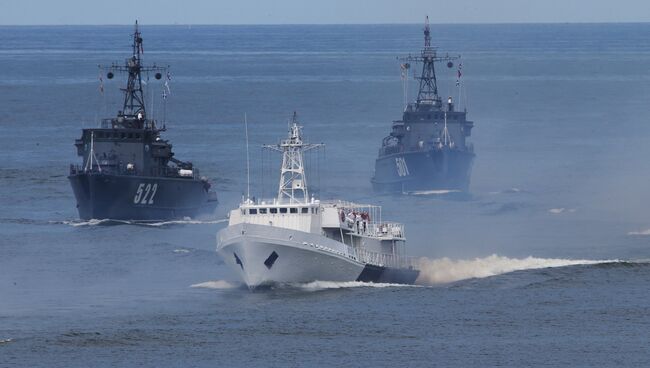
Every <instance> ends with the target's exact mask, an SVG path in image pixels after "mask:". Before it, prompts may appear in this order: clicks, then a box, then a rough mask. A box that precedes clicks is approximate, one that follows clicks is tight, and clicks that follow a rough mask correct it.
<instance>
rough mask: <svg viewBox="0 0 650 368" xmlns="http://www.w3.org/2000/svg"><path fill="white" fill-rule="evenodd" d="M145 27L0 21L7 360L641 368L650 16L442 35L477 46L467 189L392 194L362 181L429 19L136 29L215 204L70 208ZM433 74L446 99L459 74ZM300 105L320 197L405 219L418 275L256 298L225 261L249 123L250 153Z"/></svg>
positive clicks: (259, 162) (468, 57)
mask: <svg viewBox="0 0 650 368" xmlns="http://www.w3.org/2000/svg"><path fill="white" fill-rule="evenodd" d="M130 32H131V29H130V27H118V26H115V27H113V26H111V27H52V28H43V27H19V28H16V27H0V40H1V41H2V42H0V101H2V103H0V110H2V113H0V133H2V134H0V147H2V149H0V162H3V165H4V166H3V167H1V168H0V184H2V185H0V234H1V236H0V366H47V367H52V366H61V367H82V366H88V365H91V366H107V367H108V366H136V365H137V366H215V365H222V366H311V365H316V366H339V365H346V366H350V365H351V366H361V365H363V366H403V365H408V366H430V365H441V366H494V365H506V366H529V365H563V366H568V365H585V366H602V365H606V366H613V365H616V366H646V365H648V363H650V362H649V361H650V359H649V358H648V354H647V347H646V346H645V345H646V341H648V340H649V338H650V336H649V333H648V329H647V328H645V326H647V325H648V323H650V320H649V318H650V317H648V316H650V310H649V309H648V305H650V300H649V298H648V296H647V295H648V293H647V285H648V284H649V281H650V267H648V264H649V263H648V262H647V259H650V253H649V252H648V247H647V244H648V240H649V238H648V234H650V231H648V230H647V229H648V228H650V220H649V219H650V209H649V208H650V207H648V206H647V203H650V194H649V192H648V191H647V183H648V181H649V180H650V178H649V177H648V175H647V173H648V172H650V161H649V160H647V159H646V158H647V157H649V156H650V148H649V147H650V145H648V144H647V142H648V140H649V139H650V128H649V127H650V126H649V125H648V124H647V117H648V116H650V111H648V106H650V105H649V104H648V103H647V102H648V101H650V85H649V84H648V83H645V82H647V80H648V73H647V65H648V61H650V41H648V40H650V37H648V36H649V35H650V26H648V25H646V24H629V25H473V26H468V25H463V26H461V25H440V26H438V25H436V26H434V27H433V34H434V40H435V44H436V45H438V46H439V47H440V49H441V50H444V51H445V52H446V51H447V50H448V51H449V52H450V53H452V54H455V53H461V54H462V55H463V67H464V71H465V73H464V74H465V75H464V80H465V86H466V91H467V92H468V96H467V101H465V100H464V99H463V101H461V103H462V105H464V106H467V108H468V109H469V110H468V111H469V117H470V119H471V120H473V121H475V123H476V127H475V129H474V130H473V132H472V138H471V139H472V142H473V143H474V146H475V150H476V153H477V159H476V162H475V166H474V172H473V175H472V186H471V193H470V194H462V193H443V192H428V193H412V194H414V195H400V196H392V195H374V194H373V193H372V192H371V188H370V183H369V178H370V177H371V175H372V167H373V160H374V157H375V155H376V153H377V149H378V148H379V145H380V142H381V139H382V138H383V137H384V136H385V135H386V134H388V132H389V127H390V122H391V120H394V119H398V118H399V117H400V112H401V111H402V109H403V106H402V105H401V101H402V95H401V90H402V89H401V85H400V80H399V66H398V64H397V62H396V61H395V56H397V55H402V54H407V53H409V52H411V53H413V52H416V51H417V50H418V49H419V47H420V45H421V39H420V34H421V33H420V32H421V27H420V26H419V25H410V26H409V25H400V26H314V27H308V26H273V27H266V26H259V27H258V26H255V27H211V26H205V27H192V28H191V29H187V28H186V27H158V26H156V27H147V26H144V27H143V36H144V39H145V59H146V61H147V62H149V61H151V62H153V61H155V62H156V63H158V64H159V65H167V64H170V65H171V70H172V83H171V86H170V87H171V89H172V95H171V96H170V99H169V101H168V106H167V108H166V113H167V115H166V117H165V118H166V120H167V127H168V131H167V132H165V138H166V139H170V140H171V141H172V143H173V144H174V150H175V152H176V157H178V158H179V159H183V160H191V161H192V162H193V163H194V164H195V165H196V166H197V167H199V168H200V170H201V174H202V175H206V176H208V177H209V178H210V179H211V180H212V182H213V184H214V188H215V189H216V190H217V191H218V192H219V199H220V206H219V208H218V209H217V211H216V213H215V214H214V215H213V216H211V217H210V218H206V219H199V220H194V219H185V220H181V221H165V222H158V223H147V224H130V223H126V224H124V223H119V224H117V226H116V224H115V221H111V220H91V221H79V220H77V217H76V216H77V215H76V210H75V207H74V198H73V196H72V192H71V190H70V188H69V186H68V183H67V179H66V177H65V175H66V173H67V169H68V165H69V164H70V163H71V162H77V160H78V158H77V157H76V156H75V150H74V146H73V143H74V139H75V138H78V136H79V134H80V129H81V128H82V127H91V126H96V124H97V121H99V119H100V118H101V117H105V116H111V115H112V114H113V113H114V112H115V111H116V110H117V105H118V104H119V103H120V96H119V92H118V91H117V88H118V83H120V82H121V81H122V77H123V76H119V77H118V78H116V79H115V80H113V81H110V82H109V81H105V88H106V94H105V96H104V97H102V96H101V95H99V94H98V93H97V89H98V81H97V77H96V76H97V65H98V64H103V65H106V64H108V63H111V62H113V61H120V60H123V59H124V57H125V55H126V52H128V46H129V34H130ZM439 77H440V78H439V81H440V90H441V93H442V94H443V95H447V94H451V95H454V96H455V95H456V94H455V90H454V85H455V77H454V75H453V70H452V71H447V70H444V71H443V70H440V76H439ZM411 85H412V86H413V85H414V83H412V84H411ZM147 88H148V89H147V91H146V92H147V93H149V95H148V96H150V94H155V95H159V94H160V92H161V89H160V88H161V86H159V85H156V84H155V83H149V84H148V87H147ZM410 95H411V96H413V95H414V94H413V91H411V94H410ZM158 100H159V99H155V100H154V109H153V111H151V113H152V114H153V115H154V116H155V117H157V118H158V119H162V105H161V104H160V101H158ZM466 103H467V105H465V104H466ZM294 110H297V111H298V113H299V117H300V118H301V120H302V123H303V124H304V125H305V134H306V136H307V138H308V139H309V140H310V141H312V142H324V143H326V145H327V148H326V151H325V152H324V153H323V154H321V155H320V156H318V155H316V156H311V158H310V160H311V161H309V164H310V167H314V168H318V169H319V170H316V169H314V170H313V171H312V172H311V173H310V174H311V176H310V178H311V179H312V180H311V183H312V184H313V185H314V186H315V188H314V192H315V193H316V194H318V195H319V196H320V197H321V198H323V199H329V198H344V199H348V200H355V201H359V202H365V203H376V204H380V205H382V206H383V208H384V213H383V217H384V218H389V219H393V220H396V221H400V222H404V223H406V229H407V230H406V231H407V238H408V239H409V240H408V242H409V253H410V254H411V255H414V256H417V257H420V263H421V266H422V271H423V272H422V275H421V277H420V280H419V281H418V285H416V286H415V287H403V286H395V285H386V284H375V285H369V284H364V283H358V282H349V283H332V282H322V281H318V282H313V283H309V284H304V285H283V286H277V287H273V288H270V289H268V290H262V291H256V292H253V293H251V292H249V291H248V290H247V289H246V288H245V287H244V286H243V285H242V284H241V282H239V281H238V280H237V279H236V278H235V277H234V276H233V274H232V273H231V272H230V270H228V269H226V267H225V266H224V265H223V263H222V261H221V260H219V259H218V258H217V255H216V252H215V249H214V248H215V234H216V232H217V231H218V230H219V229H220V228H222V227H223V226H225V220H224V219H225V218H226V215H227V211H228V210H229V209H230V208H233V207H234V206H235V205H236V204H237V203H238V202H239V201H240V199H241V196H242V192H243V188H244V187H245V186H244V183H245V177H246V175H245V165H244V159H245V157H246V155H245V152H244V144H243V142H244V135H243V125H242V121H243V115H244V113H247V116H248V122H249V130H250V137H251V147H258V146H259V145H260V144H262V143H273V142H276V141H277V140H278V139H279V138H280V137H282V136H284V134H286V125H285V123H286V120H287V118H288V117H289V116H290V115H291V113H292V112H293V111H294ZM251 158H252V161H251V164H252V168H251V173H252V174H253V175H252V179H253V182H252V192H254V193H257V194H258V196H259V197H262V196H263V195H261V194H266V195H268V194H269V193H273V192H274V189H273V187H274V186H275V185H276V182H277V173H276V170H275V167H277V165H279V163H278V162H277V159H278V158H277V157H273V156H268V155H265V154H263V153H262V152H261V150H257V149H252V150H251ZM263 164H264V165H263ZM263 166H265V167H266V170H262V168H263ZM270 166H273V169H270V168H269V167H270ZM317 172H320V175H316V173H317Z"/></svg>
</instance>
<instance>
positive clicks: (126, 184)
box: [68, 21, 217, 221]
mask: <svg viewBox="0 0 650 368" xmlns="http://www.w3.org/2000/svg"><path fill="white" fill-rule="evenodd" d="M142 43H143V40H142V35H141V33H140V31H139V29H138V23H137V21H136V24H135V31H134V33H133V44H132V48H133V52H132V55H131V56H130V57H129V58H128V59H126V62H125V63H124V64H123V65H118V64H113V65H111V66H110V67H108V68H106V69H102V70H103V71H104V72H105V73H106V77H107V78H108V79H112V78H113V77H114V76H115V73H117V72H121V73H126V74H127V75H128V79H127V83H126V87H125V88H123V89H122V91H123V92H124V102H123V104H122V109H121V110H120V111H119V112H118V113H117V116H116V117H113V118H108V119H103V120H102V121H101V125H100V127H98V128H89V129H83V131H82V135H81V138H79V139H77V140H76V141H75V146H76V147H77V154H78V155H79V156H81V157H82V158H83V163H82V164H81V165H70V174H69V176H68V179H69V180H70V184H71V185H72V189H73V191H74V194H75V198H76V200H77V209H78V211H79V217H80V218H81V219H86V220H87V219H116V220H134V221H155V220H168V219H175V218H183V217H194V216H197V215H199V214H203V213H210V212H212V211H213V210H214V208H215V206H216V204H217V201H216V195H215V193H214V192H212V191H211V190H210V183H209V182H208V180H207V179H206V178H201V177H200V176H199V171H198V169H197V168H195V167H194V166H193V165H192V163H191V162H186V161H181V160H178V159H176V158H175V157H174V153H173V151H172V144H171V143H170V142H169V141H168V140H165V139H163V138H162V136H161V133H162V132H164V131H165V130H166V127H165V126H164V125H163V126H159V124H158V122H157V121H156V120H154V119H152V118H150V117H149V116H148V115H147V109H146V106H145V96H144V91H143V88H142V87H143V83H144V82H143V74H145V73H152V74H154V77H155V79H157V80H160V79H161V78H163V77H165V78H168V75H169V74H168V70H167V68H166V67H160V66H156V65H153V66H145V65H143V64H142V53H143V47H142ZM102 88H103V85H102ZM163 93H165V92H163ZM165 97H166V96H165Z"/></svg>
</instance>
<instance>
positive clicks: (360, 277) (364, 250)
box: [217, 113, 419, 289]
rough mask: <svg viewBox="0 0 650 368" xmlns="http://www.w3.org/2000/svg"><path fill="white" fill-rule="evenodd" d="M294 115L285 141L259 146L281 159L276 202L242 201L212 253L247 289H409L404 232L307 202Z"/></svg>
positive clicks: (377, 212) (333, 205) (355, 210)
mask: <svg viewBox="0 0 650 368" xmlns="http://www.w3.org/2000/svg"><path fill="white" fill-rule="evenodd" d="M301 129H302V127H301V126H299V125H298V122H297V119H296V115H295V113H294V116H293V119H292V121H291V123H290V125H289V134H288V138H287V139H284V140H282V141H281V142H280V143H279V144H277V145H271V146H265V147H266V148H270V149H272V150H275V151H279V152H280V153H282V167H281V174H280V185H279V188H278V192H277V193H278V194H277V197H276V198H274V199H271V200H268V201H264V200H251V199H250V196H248V198H246V199H245V200H244V201H243V203H242V204H241V205H240V206H239V208H237V209H235V210H232V211H231V212H230V214H229V222H228V227H226V228H224V229H222V230H220V231H219V232H218V234H217V252H218V253H219V255H220V256H221V257H222V258H223V259H224V261H225V263H226V264H228V265H229V266H230V267H231V268H232V269H233V270H234V271H235V272H237V274H238V275H239V276H240V277H241V278H242V279H243V281H244V283H245V284H246V285H247V286H248V287H249V288H250V289H255V288H257V287H263V286H272V285H277V284H296V283H298V284H300V283H309V282H313V281H335V282H344V281H362V282H379V283H400V284H412V283H414V282H415V280H416V279H417V277H418V275H419V271H418V270H417V269H416V266H415V262H414V259H413V258H409V257H407V256H406V255H405V250H406V249H405V240H406V239H405V237H404V226H403V225H402V224H399V223H394V222H389V221H385V220H384V219H383V218H382V214H381V207H379V206H373V205H364V204H357V203H351V202H345V201H320V200H317V199H315V198H314V197H313V196H312V197H310V196H309V189H308V188H309V187H308V185H307V177H306V176H305V170H304V164H303V163H304V160H303V152H305V151H308V150H310V149H313V148H316V147H318V146H321V144H308V143H305V142H303V139H302V136H301Z"/></svg>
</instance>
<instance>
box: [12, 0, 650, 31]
mask: <svg viewBox="0 0 650 368" xmlns="http://www.w3.org/2000/svg"><path fill="white" fill-rule="evenodd" d="M424 14H429V16H430V18H431V21H432V22H435V23H510V22H647V21H650V1H649V0H446V1H440V0H401V1H398V0H320V1H312V0H302V1H301V0H268V1H263V0H101V1H96V0H0V24H2V25H8V24H131V23H132V22H133V20H134V19H135V18H138V19H140V20H141V22H142V23H143V24H175V23H178V24H317V23H321V24H322V23H326V24H337V23H418V22H421V21H422V17H423V15H424Z"/></svg>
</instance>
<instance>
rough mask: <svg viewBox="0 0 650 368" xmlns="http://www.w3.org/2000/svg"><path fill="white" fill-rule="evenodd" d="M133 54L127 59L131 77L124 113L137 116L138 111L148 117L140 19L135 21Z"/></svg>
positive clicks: (126, 93)
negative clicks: (143, 77)
mask: <svg viewBox="0 0 650 368" xmlns="http://www.w3.org/2000/svg"><path fill="white" fill-rule="evenodd" d="M132 46H133V55H132V56H131V58H129V59H127V60H126V68H127V71H128V73H129V79H128V81H127V82H126V88H123V89H122V91H123V92H124V105H123V107H122V113H123V114H124V115H125V116H130V117H135V116H138V113H140V114H142V115H140V116H142V117H143V118H145V119H146V116H147V115H146V111H145V103H144V95H143V92H142V74H141V69H142V65H141V64H140V61H141V56H142V52H143V51H144V50H143V48H142V36H141V34H140V30H138V21H137V20H136V21H135V31H134V32H133V45H132Z"/></svg>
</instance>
